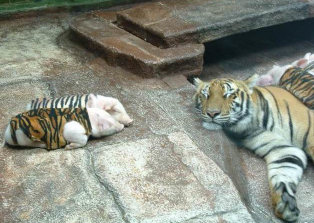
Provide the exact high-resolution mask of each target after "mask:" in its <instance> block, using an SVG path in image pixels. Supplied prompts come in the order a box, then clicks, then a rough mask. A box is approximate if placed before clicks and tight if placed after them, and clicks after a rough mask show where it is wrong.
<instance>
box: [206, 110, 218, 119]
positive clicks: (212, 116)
mask: <svg viewBox="0 0 314 223" xmlns="http://www.w3.org/2000/svg"><path fill="white" fill-rule="evenodd" d="M219 114H220V111H207V115H208V116H210V117H211V118H214V117H216V116H217V115H219Z"/></svg>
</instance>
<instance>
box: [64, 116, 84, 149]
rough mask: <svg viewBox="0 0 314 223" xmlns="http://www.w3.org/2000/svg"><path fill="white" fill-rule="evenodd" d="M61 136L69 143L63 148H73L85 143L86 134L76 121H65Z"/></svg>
mask: <svg viewBox="0 0 314 223" xmlns="http://www.w3.org/2000/svg"><path fill="white" fill-rule="evenodd" d="M63 137H64V138H65V140H66V141H67V142H68V143H69V144H68V145H66V147H65V149H75V148H80V147H83V146H85V145H86V143H87V140H88V136H87V135H86V131H85V129H84V127H83V126H82V125H81V124H80V123H78V122H76V121H71V122H67V123H66V124H65V126H64V130H63Z"/></svg>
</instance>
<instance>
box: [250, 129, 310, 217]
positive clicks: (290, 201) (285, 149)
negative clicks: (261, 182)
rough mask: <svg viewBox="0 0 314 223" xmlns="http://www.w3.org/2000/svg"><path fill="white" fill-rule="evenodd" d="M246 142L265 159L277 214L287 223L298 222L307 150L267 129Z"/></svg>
mask: <svg viewBox="0 0 314 223" xmlns="http://www.w3.org/2000/svg"><path fill="white" fill-rule="evenodd" d="M244 143H245V146H246V147H247V148H250V150H252V151H253V152H255V153H256V154H257V155H259V156H260V157H262V158H264V159H265V160H266V163H267V169H268V181H269V185H270V191H271V198H272V203H273V206H274V209H275V214H276V215H277V216H278V217H279V218H282V219H284V220H286V221H290V222H293V221H296V220H297V218H298V216H299V209H298V207H297V203H296V199H295V194H296V188H297V185H298V183H299V182H300V180H301V177H302V174H303V170H304V169H305V167H306V163H307V162H306V161H307V160H306V155H305V153H304V151H303V150H301V149H300V148H297V147H295V146H293V145H291V144H290V142H287V140H286V139H284V138H282V137H281V136H280V135H276V134H274V133H273V132H270V131H264V130H261V131H259V132H256V133H252V134H251V135H250V136H249V137H248V138H247V139H246V140H245V141H244Z"/></svg>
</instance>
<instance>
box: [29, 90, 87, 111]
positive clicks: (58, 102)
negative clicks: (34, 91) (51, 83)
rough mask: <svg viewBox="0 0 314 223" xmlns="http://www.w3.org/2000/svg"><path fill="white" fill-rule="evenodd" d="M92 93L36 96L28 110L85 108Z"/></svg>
mask: <svg viewBox="0 0 314 223" xmlns="http://www.w3.org/2000/svg"><path fill="white" fill-rule="evenodd" d="M89 95H90V94H83V95H71V96H64V97H60V98H53V99H48V98H36V99H35V100H32V101H31V103H29V104H28V105H27V107H26V109H27V110H33V109H39V108H85V107H86V104H87V101H88V97H89Z"/></svg>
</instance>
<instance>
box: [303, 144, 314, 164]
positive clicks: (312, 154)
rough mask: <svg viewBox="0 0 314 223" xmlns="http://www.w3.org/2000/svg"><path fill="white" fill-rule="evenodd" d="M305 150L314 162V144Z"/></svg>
mask: <svg viewBox="0 0 314 223" xmlns="http://www.w3.org/2000/svg"><path fill="white" fill-rule="evenodd" d="M305 151H306V153H307V154H308V155H309V157H310V158H311V159H312V161H313V162H314V146H312V147H308V148H306V149H305Z"/></svg>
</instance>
